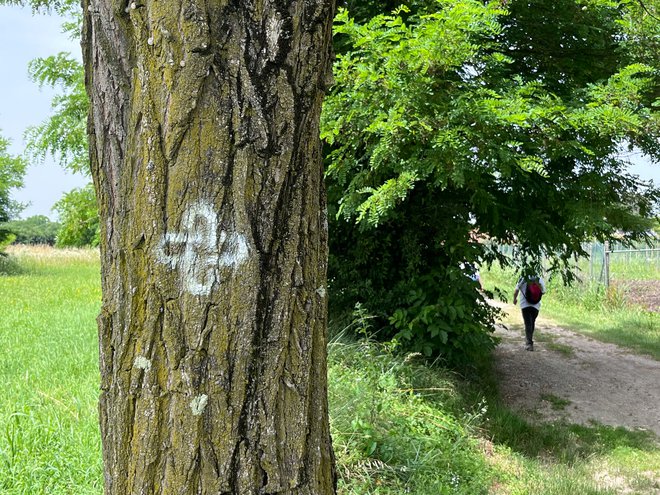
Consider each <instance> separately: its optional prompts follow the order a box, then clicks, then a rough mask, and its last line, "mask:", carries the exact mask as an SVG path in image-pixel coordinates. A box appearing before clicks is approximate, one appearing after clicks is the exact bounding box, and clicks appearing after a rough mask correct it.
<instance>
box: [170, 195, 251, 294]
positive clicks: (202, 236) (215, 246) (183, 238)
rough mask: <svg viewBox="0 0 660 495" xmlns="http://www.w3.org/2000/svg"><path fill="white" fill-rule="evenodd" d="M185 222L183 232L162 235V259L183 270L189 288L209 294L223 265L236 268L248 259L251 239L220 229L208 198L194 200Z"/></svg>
mask: <svg viewBox="0 0 660 495" xmlns="http://www.w3.org/2000/svg"><path fill="white" fill-rule="evenodd" d="M182 223H183V230H182V232H179V233H171V234H165V235H164V236H163V238H162V239H161V242H160V244H159V245H158V251H157V258H158V261H159V262H160V263H163V264H164V265H167V266H169V267H170V268H171V269H172V270H176V269H178V270H179V273H180V276H181V279H182V282H183V286H184V287H185V289H186V291H188V292H190V293H191V294H194V295H208V294H210V293H211V289H212V288H213V284H214V283H215V281H216V280H217V278H218V270H219V269H220V268H223V267H231V268H236V267H237V266H239V265H241V264H242V263H243V262H244V261H245V260H247V258H248V256H249V250H248V245H247V241H246V240H245V237H244V236H243V235H241V234H237V233H227V232H224V231H221V232H220V233H218V216H217V214H216V212H215V210H214V208H213V206H212V205H211V204H209V203H206V202H201V201H200V202H198V203H194V204H193V205H192V206H191V207H190V209H189V210H188V211H187V212H186V214H185V216H184V218H183V222H182Z"/></svg>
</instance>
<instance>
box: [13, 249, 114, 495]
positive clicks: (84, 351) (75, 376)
mask: <svg viewBox="0 0 660 495" xmlns="http://www.w3.org/2000/svg"><path fill="white" fill-rule="evenodd" d="M10 253H11V254H12V256H13V262H14V263H15V264H16V265H17V266H19V267H20V269H19V270H13V273H15V274H13V275H6V276H0V301H2V303H1V304H0V381H1V382H2V395H1V396H0V493H2V494H3V495H15V494H16V495H18V494H21V495H34V494H42V493H43V494H76V495H86V494H99V493H100V491H101V487H100V481H101V461H100V442H99V434H98V427H97V411H96V407H97V397H98V393H97V390H98V386H97V383H98V372H97V370H98V365H97V361H98V358H97V344H96V325H95V317H96V315H97V314H98V309H99V305H100V288H99V263H98V254H97V253H95V252H93V251H82V250H80V251H75V252H74V251H70V252H65V251H54V250H52V249H47V248H42V249H31V250H25V249H16V248H14V249H12V250H10Z"/></svg>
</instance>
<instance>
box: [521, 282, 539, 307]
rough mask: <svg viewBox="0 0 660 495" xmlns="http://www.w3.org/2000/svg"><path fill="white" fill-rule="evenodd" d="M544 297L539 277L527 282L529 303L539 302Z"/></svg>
mask: <svg viewBox="0 0 660 495" xmlns="http://www.w3.org/2000/svg"><path fill="white" fill-rule="evenodd" d="M542 297H543V290H542V289H541V284H539V281H538V280H537V279H534V280H530V281H528V282H527V288H526V289H525V299H527V302H528V303H529V304H537V303H539V302H540V301H541V298H542Z"/></svg>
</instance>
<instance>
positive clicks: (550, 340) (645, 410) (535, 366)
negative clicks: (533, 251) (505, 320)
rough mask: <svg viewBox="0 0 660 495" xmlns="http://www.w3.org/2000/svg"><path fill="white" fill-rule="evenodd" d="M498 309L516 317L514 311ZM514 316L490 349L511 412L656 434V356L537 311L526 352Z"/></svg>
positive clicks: (659, 384) (659, 370)
mask: <svg viewBox="0 0 660 495" xmlns="http://www.w3.org/2000/svg"><path fill="white" fill-rule="evenodd" d="M498 305H500V304H498ZM503 307H504V309H506V310H507V311H508V312H510V313H511V314H512V315H513V319H515V316H516V315H517V314H518V310H517V309H516V308H514V307H513V306H510V305H504V306H503ZM520 320H521V322H520V324H519V325H518V324H516V325H509V327H508V328H505V327H504V326H501V327H500V328H499V329H498V330H497V332H496V334H497V335H498V336H499V337H500V338H501V339H502V341H501V343H500V345H499V346H498V347H497V349H496V351H495V362H496V372H497V373H498V375H499V383H500V390H501V394H502V398H503V400H504V401H505V402H507V403H508V404H509V405H510V406H511V407H512V408H513V409H514V410H517V411H519V412H521V413H523V414H525V415H526V416H527V417H529V418H530V419H536V420H539V421H547V422H553V421H566V422H569V423H575V424H583V425H589V424H593V423H594V422H596V423H600V424H604V425H609V426H615V427H617V426H622V427H625V428H627V429H631V430H646V431H651V432H653V433H655V435H657V437H658V438H660V361H657V360H655V359H653V358H651V357H645V356H640V355H636V354H633V353H632V352H631V351H628V350H626V349H624V348H622V347H619V346H616V345H614V344H606V343H602V342H598V341H596V340H594V339H591V338H589V337H586V336H584V335H581V334H577V333H575V332H572V331H570V330H568V329H565V328H561V327H559V326H557V325H556V324H555V323H554V322H552V321H549V320H546V319H544V318H542V317H539V319H538V320H537V322H536V331H535V333H534V340H535V343H534V351H533V352H529V351H526V350H525V337H524V333H525V332H524V328H523V325H522V317H520Z"/></svg>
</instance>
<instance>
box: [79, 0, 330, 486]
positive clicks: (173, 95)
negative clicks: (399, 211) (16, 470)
mask: <svg viewBox="0 0 660 495" xmlns="http://www.w3.org/2000/svg"><path fill="white" fill-rule="evenodd" d="M83 4H84V9H85V20H84V33H83V52H84V60H85V67H86V79H87V81H86V84H87V88H88V92H89V95H90V98H91V106H92V111H91V116H90V122H89V131H90V150H91V152H90V153H91V164H92V173H93V177H94V182H95V185H96V189H97V193H98V197H99V207H100V213H101V224H102V232H101V252H102V275H103V277H102V278H103V307H102V311H101V315H100V317H99V335H100V355H101V356H100V358H101V377H102V378H101V388H102V392H101V401H100V414H101V430H102V440H103V459H104V465H105V493H106V494H112V495H129V494H136V495H137V494H142V495H152V494H168V495H174V494H176V495H185V494H191V495H192V494H195V495H198V494H209V495H210V494H213V495H218V494H240V495H243V494H276V493H277V494H301V495H302V494H309V495H323V494H329V493H334V492H335V487H334V478H335V474H334V464H333V456H332V449H331V444H330V435H329V427H328V409H327V398H326V334H325V331H326V301H325V295H326V291H325V283H326V281H325V276H326V258H327V225H326V211H325V192H324V189H323V181H322V168H321V157H320V142H319V138H318V124H319V114H320V109H321V100H322V97H323V91H324V88H325V86H326V85H327V83H328V79H329V76H330V72H329V71H330V61H329V51H330V42H331V34H330V33H331V22H332V14H333V2H332V1H331V0H290V1H280V0H277V1H276V0H265V1H262V0H217V1H204V0H183V1H182V0H135V1H134V2H133V3H131V2H130V0H129V2H128V3H126V1H121V2H120V1H116V0H112V1H111V0H97V1H93V2H92V1H89V0H84V1H83Z"/></svg>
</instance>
